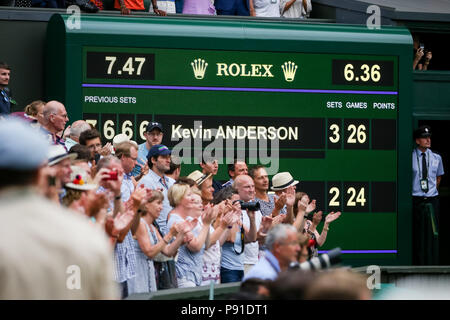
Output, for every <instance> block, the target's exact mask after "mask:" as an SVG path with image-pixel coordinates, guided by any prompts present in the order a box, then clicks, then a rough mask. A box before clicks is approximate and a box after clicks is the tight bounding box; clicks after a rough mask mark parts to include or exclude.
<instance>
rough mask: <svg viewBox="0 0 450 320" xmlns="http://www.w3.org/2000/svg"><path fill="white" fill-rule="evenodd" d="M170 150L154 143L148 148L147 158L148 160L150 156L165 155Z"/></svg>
mask: <svg viewBox="0 0 450 320" xmlns="http://www.w3.org/2000/svg"><path fill="white" fill-rule="evenodd" d="M171 153H172V152H171V151H170V150H169V148H167V147H166V146H165V145H163V144H156V145H154V146H153V147H151V148H150V150H149V151H148V154H147V159H148V160H150V158H151V157H157V156H166V155H168V154H171Z"/></svg>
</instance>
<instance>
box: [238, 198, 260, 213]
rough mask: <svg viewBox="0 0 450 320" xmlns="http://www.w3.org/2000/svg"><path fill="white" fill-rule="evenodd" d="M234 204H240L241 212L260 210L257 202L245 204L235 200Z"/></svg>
mask: <svg viewBox="0 0 450 320" xmlns="http://www.w3.org/2000/svg"><path fill="white" fill-rule="evenodd" d="M235 202H239V203H240V204H241V209H242V210H245V209H247V210H248V211H258V210H259V209H260V208H261V205H260V204H259V202H256V201H249V202H245V201H242V200H236V201H235Z"/></svg>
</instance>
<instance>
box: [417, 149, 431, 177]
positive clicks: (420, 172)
mask: <svg viewBox="0 0 450 320" xmlns="http://www.w3.org/2000/svg"><path fill="white" fill-rule="evenodd" d="M418 151H420V150H418ZM424 153H425V161H427V172H428V176H430V159H428V160H427V153H426V152H424ZM416 158H417V170H419V180H420V179H422V169H421V168H420V161H419V155H418V154H417V152H416Z"/></svg>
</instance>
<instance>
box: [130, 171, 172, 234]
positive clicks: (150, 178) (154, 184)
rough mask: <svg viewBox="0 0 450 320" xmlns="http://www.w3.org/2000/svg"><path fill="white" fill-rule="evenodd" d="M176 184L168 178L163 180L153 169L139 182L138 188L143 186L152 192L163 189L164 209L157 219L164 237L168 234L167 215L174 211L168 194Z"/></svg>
mask: <svg viewBox="0 0 450 320" xmlns="http://www.w3.org/2000/svg"><path fill="white" fill-rule="evenodd" d="M163 179H164V180H163ZM163 181H164V183H163ZM174 183H175V180H173V179H172V178H169V177H166V176H164V178H161V177H160V176H158V175H157V174H156V173H155V172H154V171H153V170H152V169H150V170H149V171H148V173H147V174H146V175H145V176H144V177H143V178H142V179H141V180H139V184H138V187H139V186H140V185H141V184H143V185H144V186H145V187H146V188H149V189H152V190H155V189H162V193H163V195H164V200H163V208H162V210H161V213H160V214H159V217H158V219H156V222H157V223H158V225H159V227H160V229H161V233H162V236H164V235H165V234H166V233H167V229H166V227H167V215H168V214H169V212H170V211H172V209H173V208H172V207H171V205H170V203H169V199H168V198H167V193H168V191H169V189H170V187H171V186H173V184H174Z"/></svg>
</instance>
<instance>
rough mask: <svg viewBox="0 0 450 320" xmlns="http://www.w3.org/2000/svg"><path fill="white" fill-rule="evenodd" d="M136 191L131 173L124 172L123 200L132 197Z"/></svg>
mask: <svg viewBox="0 0 450 320" xmlns="http://www.w3.org/2000/svg"><path fill="white" fill-rule="evenodd" d="M133 191H134V184H133V180H131V173H128V174H127V173H124V175H123V180H122V185H121V186H120V192H121V193H122V201H123V202H126V201H128V200H129V199H130V197H131V194H132V193H133Z"/></svg>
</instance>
